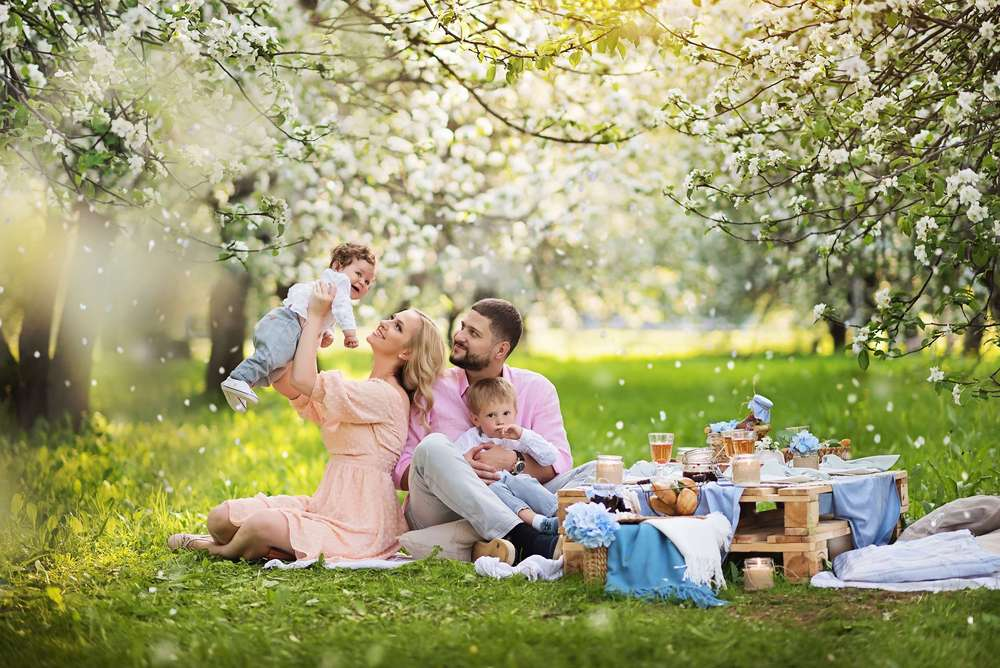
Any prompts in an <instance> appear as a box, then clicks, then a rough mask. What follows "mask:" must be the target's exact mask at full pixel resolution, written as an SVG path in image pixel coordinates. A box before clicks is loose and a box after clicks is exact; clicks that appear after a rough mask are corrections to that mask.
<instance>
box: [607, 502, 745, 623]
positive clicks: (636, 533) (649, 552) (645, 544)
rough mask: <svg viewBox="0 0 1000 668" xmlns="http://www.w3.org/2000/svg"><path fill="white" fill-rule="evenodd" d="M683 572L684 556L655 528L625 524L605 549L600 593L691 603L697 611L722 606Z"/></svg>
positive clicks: (645, 524) (684, 565)
mask: <svg viewBox="0 0 1000 668" xmlns="http://www.w3.org/2000/svg"><path fill="white" fill-rule="evenodd" d="M692 521H703V520H692ZM686 570H687V565H686V564H685V562H684V556H683V555H682V554H681V553H680V551H679V550H678V549H677V546H675V545H674V544H673V543H672V542H671V541H670V540H668V539H667V537H666V536H664V535H663V533H661V532H660V531H658V530H657V529H656V527H654V526H652V525H651V524H650V523H649V522H643V523H642V524H626V525H623V526H621V527H620V528H619V529H618V532H617V533H616V534H615V542H613V543H612V544H611V547H609V548H608V576H607V581H606V583H605V586H604V591H605V592H607V593H609V594H623V595H627V596H635V597H637V598H643V599H655V600H679V601H691V602H692V603H694V604H695V605H697V606H698V607H699V608H709V607H714V606H720V605H725V604H726V603H725V602H724V601H721V600H719V599H718V598H717V597H716V596H715V594H714V593H713V592H712V589H711V588H710V587H708V586H706V585H703V584H695V583H694V582H691V581H689V580H685V579H684V575H685V572H686Z"/></svg>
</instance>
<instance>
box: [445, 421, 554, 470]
mask: <svg viewBox="0 0 1000 668" xmlns="http://www.w3.org/2000/svg"><path fill="white" fill-rule="evenodd" d="M521 430H522V431H521V438H520V440H514V439H512V438H490V437H489V436H487V435H486V434H483V433H481V432H480V431H479V427H473V428H472V429H470V430H469V431H467V432H465V433H464V434H462V435H461V436H459V437H458V438H457V439H455V447H456V448H458V451H459V452H460V453H461V454H463V455H464V454H465V453H466V452H468V451H469V450H471V449H472V448H474V447H476V446H477V445H479V444H480V443H496V444H497V445H500V446H503V447H505V448H507V449H508V450H514V451H515V452H520V453H523V454H526V455H529V456H530V457H531V458H532V459H534V460H535V461H536V462H538V464H539V465H540V466H551V465H552V464H554V463H555V461H556V456H557V454H558V453H557V451H556V446H554V445H552V444H551V443H549V442H548V441H546V440H545V437H543V436H542V435H541V434H539V433H538V432H537V431H532V430H530V429H528V428H527V427H522V428H521Z"/></svg>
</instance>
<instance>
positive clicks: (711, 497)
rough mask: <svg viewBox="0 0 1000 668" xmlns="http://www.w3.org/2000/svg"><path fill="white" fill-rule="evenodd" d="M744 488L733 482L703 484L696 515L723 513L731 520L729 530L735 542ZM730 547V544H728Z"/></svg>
mask: <svg viewBox="0 0 1000 668" xmlns="http://www.w3.org/2000/svg"><path fill="white" fill-rule="evenodd" d="M742 494H743V488H742V487H739V486H737V485H733V484H722V485H720V484H719V483H717V482H710V483H708V484H706V485H702V487H701V493H700V494H699V495H698V508H697V509H695V511H694V514H695V515H708V514H709V513H722V514H723V515H725V516H726V519H727V520H729V524H731V525H732V527H733V528H732V529H731V530H730V531H729V542H730V543H731V542H733V534H734V533H736V525H737V524H739V522H740V496H742ZM727 549H728V545H727Z"/></svg>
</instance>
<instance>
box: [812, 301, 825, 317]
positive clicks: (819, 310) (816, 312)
mask: <svg viewBox="0 0 1000 668" xmlns="http://www.w3.org/2000/svg"><path fill="white" fill-rule="evenodd" d="M824 313H826V304H824V303H822V302H820V303H819V304H816V305H815V306H813V320H819V319H820V318H822V317H823V314H824Z"/></svg>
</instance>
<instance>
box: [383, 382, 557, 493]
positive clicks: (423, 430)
mask: <svg viewBox="0 0 1000 668" xmlns="http://www.w3.org/2000/svg"><path fill="white" fill-rule="evenodd" d="M501 375H502V376H503V377H504V378H506V379H507V380H509V381H510V383H511V385H513V386H514V390H515V391H516V392H517V423H518V424H519V425H521V426H522V427H527V428H528V429H531V430H533V431H536V432H538V433H539V434H541V435H542V436H543V437H544V438H545V440H547V441H548V442H549V443H551V444H552V445H554V446H556V451H557V455H556V461H555V463H554V464H553V465H552V468H553V469H555V472H556V474H557V475H558V474H560V473H562V472H564V471H567V470H569V469H570V468H571V467H572V466H573V455H572V454H570V451H569V441H567V440H566V428H565V427H564V426H563V419H562V413H561V412H560V410H559V395H558V394H557V393H556V388H555V385H553V384H552V383H551V381H549V379H548V378H546V377H545V376H543V375H542V374H540V373H535V372H534V371H528V370H527V369H517V368H513V367H509V366H506V365H505V366H504V368H503V372H502V374H501ZM468 389H469V378H468V376H466V375H465V370H464V369H459V368H457V367H454V368H451V369H448V370H447V371H445V372H444V375H443V376H441V378H439V379H438V380H437V382H435V383H434V386H433V393H434V407H433V408H432V409H431V413H430V415H429V416H428V421H429V422H430V428H429V429H428V428H427V427H425V426H424V425H423V422H422V421H421V420H420V416H419V415H418V414H417V412H416V411H411V413H410V431H409V434H408V435H407V437H406V445H404V446H403V454H402V455H400V457H399V462H398V463H397V464H396V470H395V471H394V472H393V475H392V479H393V481H395V483H396V488H397V489H399V488H400V479H401V478H402V477H403V474H404V473H406V469H408V468H409V466H410V460H412V459H413V451H414V450H416V448H417V445H418V444H419V443H420V441H422V440H424V437H425V436H427V435H428V434H431V433H434V432H438V433H441V434H444V435H445V436H447V437H448V438H449V439H451V440H452V441H454V440H455V439H457V438H458V437H459V436H461V435H462V434H463V433H465V432H466V431H467V430H468V429H469V428H470V427H472V420H471V419H470V418H469V408H468V406H466V405H465V393H466V392H467V391H468Z"/></svg>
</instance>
